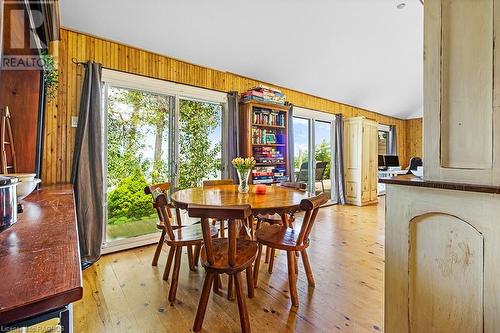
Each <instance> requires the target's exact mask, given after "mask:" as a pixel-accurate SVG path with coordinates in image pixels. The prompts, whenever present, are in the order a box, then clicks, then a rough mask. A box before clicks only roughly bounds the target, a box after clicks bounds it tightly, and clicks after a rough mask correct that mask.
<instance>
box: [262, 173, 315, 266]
mask: <svg viewBox="0 0 500 333" xmlns="http://www.w3.org/2000/svg"><path fill="white" fill-rule="evenodd" d="M280 186H282V187H287V188H291V189H295V190H298V191H303V192H305V191H306V190H307V184H306V183H301V182H282V183H280ZM283 218H286V219H287V221H288V224H289V225H293V221H295V215H294V212H290V213H288V214H287V216H285V217H283V216H279V215H277V214H274V215H271V216H269V215H258V216H257V228H256V230H258V229H259V228H260V227H261V225H262V223H268V224H271V225H275V224H278V225H283ZM275 255H276V251H275V249H271V248H269V247H267V248H266V259H265V263H266V264H268V268H267V271H268V272H269V274H271V273H272V272H273V267H274V257H275Z"/></svg>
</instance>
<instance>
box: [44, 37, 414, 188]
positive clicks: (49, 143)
mask: <svg viewBox="0 0 500 333" xmlns="http://www.w3.org/2000/svg"><path fill="white" fill-rule="evenodd" d="M58 48H59V71H60V73H59V74H60V86H59V93H58V97H57V99H56V100H55V101H53V102H51V103H49V104H48V105H47V110H46V118H45V143H44V154H43V163H42V179H43V183H44V184H53V183H65V182H68V181H69V180H70V174H71V163H72V154H73V146H74V142H75V132H76V131H75V128H72V127H71V117H72V116H77V115H78V106H79V103H80V91H81V85H82V80H83V73H84V68H83V66H81V65H75V64H74V63H73V62H72V61H71V59H72V58H77V59H78V60H79V61H87V60H94V61H96V62H99V63H101V64H102V65H103V66H104V67H106V68H109V69H114V70H119V71H123V72H128V73H133V74H138V75H143V76H147V77H153V78H157V79H162V80H168V81H172V82H177V83H182V84H187V85H191V86H196V87H201V88H206V89H212V90H217V91H223V92H227V91H239V92H240V93H241V92H244V91H246V90H248V89H249V88H252V87H254V86H256V85H257V84H259V83H263V84H268V85H271V86H275V85H272V84H269V83H267V82H262V81H258V80H254V79H251V78H247V77H244V76H240V75H237V74H233V73H229V72H222V71H218V70H215V69H211V68H207V67H202V66H197V65H194V64H190V63H188V62H185V61H182V60H177V59H174V58H169V57H167V56H162V55H158V54H155V53H151V52H147V51H144V50H141V49H138V48H135V47H131V46H127V45H123V44H120V43H116V42H112V41H108V40H105V39H102V38H98V37H95V36H90V35H87V34H83V33H79V32H75V31H71V30H67V29H61V41H60V42H59V45H58ZM275 87H277V88H279V89H281V90H282V91H283V93H285V94H286V96H287V100H288V101H289V102H290V103H292V104H294V105H297V106H301V107H304V108H309V109H314V110H321V111H324V112H330V113H332V114H334V113H342V114H344V116H345V117H355V116H365V117H367V118H371V119H374V120H376V121H377V122H379V123H382V124H386V125H396V127H397V131H398V152H400V158H401V161H407V160H408V158H407V156H406V151H407V149H406V134H405V133H406V121H405V120H402V119H397V118H392V117H388V116H384V115H381V114H378V113H375V112H371V111H367V110H363V109H359V108H355V107H352V106H349V105H344V104H341V103H337V102H334V101H331V100H327V99H324V98H320V97H316V96H313V95H309V94H305V93H301V92H298V91H295V90H291V89H287V88H283V87H279V86H275ZM405 163H407V162H405Z"/></svg>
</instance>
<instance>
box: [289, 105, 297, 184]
mask: <svg viewBox="0 0 500 333" xmlns="http://www.w3.org/2000/svg"><path fill="white" fill-rule="evenodd" d="M287 122H288V147H287V149H288V170H290V181H291V182H294V181H295V168H294V166H293V162H294V161H293V153H294V152H293V105H292V104H290V107H289V109H288V119H287Z"/></svg>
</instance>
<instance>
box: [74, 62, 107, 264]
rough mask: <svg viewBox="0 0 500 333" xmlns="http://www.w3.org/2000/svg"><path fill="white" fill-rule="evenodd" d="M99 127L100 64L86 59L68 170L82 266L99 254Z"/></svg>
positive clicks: (101, 151)
mask: <svg viewBox="0 0 500 333" xmlns="http://www.w3.org/2000/svg"><path fill="white" fill-rule="evenodd" d="M101 126H102V122H101V65H100V64H97V63H94V62H92V61H89V62H88V63H86V64H85V77H84V81H83V87H82V96H81V102H80V115H79V117H78V128H77V130H76V141H75V150H74V154H73V169H72V172H71V182H72V184H73V187H74V191H75V203H76V211H77V220H78V236H79V241H80V255H81V257H82V267H83V268H86V267H88V266H90V265H91V264H92V263H94V262H95V261H97V260H98V259H99V257H100V255H101V246H102V238H103V224H104V216H103V200H104V197H103V160H102V156H103V143H102V129H101Z"/></svg>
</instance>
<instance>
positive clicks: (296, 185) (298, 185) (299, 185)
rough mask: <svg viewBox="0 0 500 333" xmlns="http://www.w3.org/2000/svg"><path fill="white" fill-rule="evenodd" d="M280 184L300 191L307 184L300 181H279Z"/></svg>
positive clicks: (303, 189)
mask: <svg viewBox="0 0 500 333" xmlns="http://www.w3.org/2000/svg"><path fill="white" fill-rule="evenodd" d="M280 186H283V187H288V188H294V189H296V190H301V191H305V190H307V184H306V183H301V182H281V183H280Z"/></svg>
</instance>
